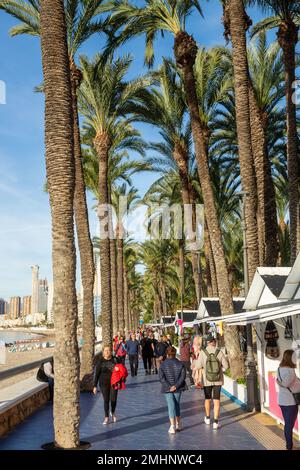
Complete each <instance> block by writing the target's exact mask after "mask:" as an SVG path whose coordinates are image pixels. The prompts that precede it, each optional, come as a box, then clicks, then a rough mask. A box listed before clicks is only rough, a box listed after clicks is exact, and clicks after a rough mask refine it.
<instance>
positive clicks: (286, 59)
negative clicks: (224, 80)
mask: <svg viewBox="0 0 300 470" xmlns="http://www.w3.org/2000/svg"><path fill="white" fill-rule="evenodd" d="M255 3H257V4H258V5H259V6H261V7H262V8H263V11H264V12H271V14H272V16H271V17H269V18H265V19H264V20H262V21H260V22H259V23H257V24H256V25H255V26H254V27H253V30H252V35H256V34H257V33H259V32H261V31H266V30H270V29H274V28H277V29H278V31H277V38H278V43H279V45H280V47H281V48H282V52H283V63H284V68H285V93H286V95H285V96H286V110H287V123H286V124H287V162H288V181H289V214H290V243H291V263H293V262H294V261H295V259H296V256H297V253H298V252H299V249H300V225H299V223H300V222H299V161H298V159H299V140H298V132H297V113H296V102H295V99H294V98H293V95H294V92H295V89H294V87H295V81H296V45H297V42H298V33H299V26H300V4H299V1H298V0H288V1H284V0H256V2H255Z"/></svg>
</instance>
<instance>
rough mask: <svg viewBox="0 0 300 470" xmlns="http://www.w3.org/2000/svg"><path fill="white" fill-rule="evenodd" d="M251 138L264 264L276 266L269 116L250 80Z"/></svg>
mask: <svg viewBox="0 0 300 470" xmlns="http://www.w3.org/2000/svg"><path fill="white" fill-rule="evenodd" d="M249 103H250V124H251V139H252V149H253V156H254V167H255V175H256V183H257V196H258V214H259V217H258V218H257V219H258V234H259V236H258V239H259V264H260V266H276V264H277V257H278V239H277V230H278V228H277V209H276V199H275V188H274V183H273V180H272V172H271V164H270V160H269V155H268V147H267V129H266V127H267V117H266V116H262V115H261V112H260V110H259V108H258V106H257V101H256V96H255V92H254V89H253V86H252V84H251V82H250V80H249Z"/></svg>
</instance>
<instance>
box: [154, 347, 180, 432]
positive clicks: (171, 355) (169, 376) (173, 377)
mask: <svg viewBox="0 0 300 470" xmlns="http://www.w3.org/2000/svg"><path fill="white" fill-rule="evenodd" d="M185 377H186V368H185V366H184V364H183V363H182V362H180V361H179V360H178V359H177V358H176V349H175V348H173V347H172V346H169V347H168V349H167V359H166V360H165V361H164V362H163V363H162V364H161V366H160V369H159V380H160V382H161V384H162V387H161V392H162V393H164V395H165V397H166V401H167V405H168V412H169V419H170V424H171V426H170V429H169V433H170V434H175V432H176V431H180V430H181V423H180V398H181V392H183V391H184V390H187V386H186V383H185Z"/></svg>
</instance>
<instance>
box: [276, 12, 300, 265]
mask: <svg viewBox="0 0 300 470" xmlns="http://www.w3.org/2000/svg"><path fill="white" fill-rule="evenodd" d="M298 31H299V27H297V26H296V25H295V23H294V22H293V21H292V20H290V22H289V23H282V24H281V26H280V28H279V31H278V33H277V36H278V42H279V44H280V47H281V48H282V51H283V62H284V67H285V89H286V110H287V166H288V178H289V185H288V189H289V213H290V243H291V260H290V262H291V263H294V261H295V259H296V256H297V253H298V252H299V250H300V234H299V230H300V227H299V160H298V158H299V144H298V133H297V113H296V102H295V98H294V96H293V94H294V84H295V81H296V72H295V71H296V60H295V57H296V44H297V42H298Z"/></svg>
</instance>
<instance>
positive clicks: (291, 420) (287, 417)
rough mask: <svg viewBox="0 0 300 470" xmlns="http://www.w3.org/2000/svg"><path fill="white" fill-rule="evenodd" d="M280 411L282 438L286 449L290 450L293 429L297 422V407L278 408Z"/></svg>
mask: <svg viewBox="0 0 300 470" xmlns="http://www.w3.org/2000/svg"><path fill="white" fill-rule="evenodd" d="M280 409H281V412H282V416H283V419H284V436H285V441H286V448H287V450H292V448H293V428H294V426H295V423H296V420H297V415H298V405H290V406H280Z"/></svg>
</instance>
